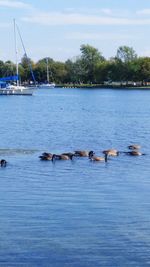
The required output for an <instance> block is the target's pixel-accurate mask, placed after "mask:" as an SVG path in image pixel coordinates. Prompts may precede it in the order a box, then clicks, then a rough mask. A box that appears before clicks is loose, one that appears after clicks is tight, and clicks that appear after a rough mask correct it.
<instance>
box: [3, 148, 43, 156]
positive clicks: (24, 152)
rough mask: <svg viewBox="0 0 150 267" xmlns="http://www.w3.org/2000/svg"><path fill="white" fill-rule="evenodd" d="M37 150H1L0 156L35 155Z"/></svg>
mask: <svg viewBox="0 0 150 267" xmlns="http://www.w3.org/2000/svg"><path fill="white" fill-rule="evenodd" d="M37 151H38V150H36V149H22V148H0V155H15V154H21V155H24V154H34V153H36V152H37Z"/></svg>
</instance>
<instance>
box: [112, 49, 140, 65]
mask: <svg viewBox="0 0 150 267" xmlns="http://www.w3.org/2000/svg"><path fill="white" fill-rule="evenodd" d="M116 58H117V59H120V60H121V61H122V62H124V63H127V62H130V61H132V60H134V59H136V58H137V54H136V52H135V51H134V49H133V48H132V47H128V46H120V47H119V48H118V50H117V55H116Z"/></svg>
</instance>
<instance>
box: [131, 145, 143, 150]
mask: <svg viewBox="0 0 150 267" xmlns="http://www.w3.org/2000/svg"><path fill="white" fill-rule="evenodd" d="M128 148H129V149H131V150H138V149H140V148H141V146H140V145H135V144H134V145H130V146H128Z"/></svg>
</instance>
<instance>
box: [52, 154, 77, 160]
mask: <svg viewBox="0 0 150 267" xmlns="http://www.w3.org/2000/svg"><path fill="white" fill-rule="evenodd" d="M73 156H74V155H64V154H61V155H56V154H53V156H52V161H54V160H56V159H58V160H69V159H70V160H72V158H73Z"/></svg>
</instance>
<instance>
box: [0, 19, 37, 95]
mask: <svg viewBox="0 0 150 267" xmlns="http://www.w3.org/2000/svg"><path fill="white" fill-rule="evenodd" d="M16 27H17V25H16V22H15V20H14V39H15V54H16V75H14V76H7V77H3V78H0V95H32V94H33V92H34V91H35V89H36V82H35V78H34V74H33V71H32V68H31V66H30V65H29V67H30V70H31V74H32V78H33V80H34V82H35V86H22V85H21V84H20V83H19V68H18V52H17V38H16ZM17 31H18V34H19V37H20V40H21V43H22V46H23V49H24V51H25V56H26V57H27V53H26V50H25V47H24V44H23V41H22V38H21V35H20V31H19V28H18V27H17ZM12 82H13V84H12Z"/></svg>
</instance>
